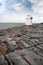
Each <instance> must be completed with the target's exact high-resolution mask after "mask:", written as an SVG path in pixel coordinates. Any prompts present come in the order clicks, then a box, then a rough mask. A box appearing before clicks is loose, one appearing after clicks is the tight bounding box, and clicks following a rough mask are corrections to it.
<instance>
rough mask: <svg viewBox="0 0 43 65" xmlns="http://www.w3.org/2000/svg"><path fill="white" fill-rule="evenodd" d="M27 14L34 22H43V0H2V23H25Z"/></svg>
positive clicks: (0, 12) (0, 17) (0, 3)
mask: <svg viewBox="0 0 43 65" xmlns="http://www.w3.org/2000/svg"><path fill="white" fill-rule="evenodd" d="M27 15H31V16H32V17H33V23H40V22H43V0H0V23H2V22H8V23H9V22H11V23H12V22H19V23H22V22H23V23H24V22H25V18H26V16H27Z"/></svg>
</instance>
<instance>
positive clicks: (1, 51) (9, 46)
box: [0, 24, 43, 65]
mask: <svg viewBox="0 0 43 65" xmlns="http://www.w3.org/2000/svg"><path fill="white" fill-rule="evenodd" d="M9 30H10V31H9ZM1 32H2V33H3V32H4V33H3V34H1ZM0 65H43V24H33V25H32V26H21V27H14V28H11V29H4V30H2V31H1V30H0Z"/></svg>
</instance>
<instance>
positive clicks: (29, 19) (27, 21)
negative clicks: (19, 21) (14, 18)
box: [25, 15, 33, 25]
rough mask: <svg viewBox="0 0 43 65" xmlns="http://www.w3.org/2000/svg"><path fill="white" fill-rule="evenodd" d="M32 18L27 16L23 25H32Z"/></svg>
mask: <svg viewBox="0 0 43 65" xmlns="http://www.w3.org/2000/svg"><path fill="white" fill-rule="evenodd" d="M32 19H33V18H32V17H31V16H30V15H27V17H26V21H25V24H26V25H32Z"/></svg>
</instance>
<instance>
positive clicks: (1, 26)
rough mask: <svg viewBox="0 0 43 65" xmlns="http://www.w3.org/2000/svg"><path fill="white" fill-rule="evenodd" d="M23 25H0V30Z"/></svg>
mask: <svg viewBox="0 0 43 65" xmlns="http://www.w3.org/2000/svg"><path fill="white" fill-rule="evenodd" d="M23 25H25V24H24V23H0V29H7V28H11V27H17V26H23Z"/></svg>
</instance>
